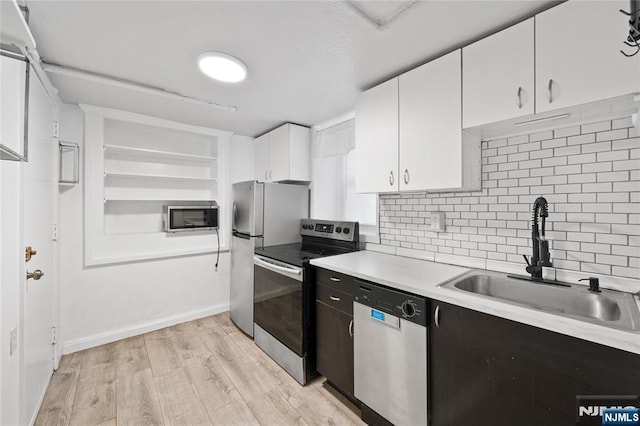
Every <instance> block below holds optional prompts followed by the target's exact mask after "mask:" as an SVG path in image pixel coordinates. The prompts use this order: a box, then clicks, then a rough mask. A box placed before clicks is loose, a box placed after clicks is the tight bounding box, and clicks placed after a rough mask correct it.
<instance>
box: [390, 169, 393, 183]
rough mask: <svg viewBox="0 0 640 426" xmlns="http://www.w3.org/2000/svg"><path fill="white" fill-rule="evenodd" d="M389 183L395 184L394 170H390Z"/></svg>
mask: <svg viewBox="0 0 640 426" xmlns="http://www.w3.org/2000/svg"><path fill="white" fill-rule="evenodd" d="M389 185H391V186H393V170H391V171H390V172H389Z"/></svg>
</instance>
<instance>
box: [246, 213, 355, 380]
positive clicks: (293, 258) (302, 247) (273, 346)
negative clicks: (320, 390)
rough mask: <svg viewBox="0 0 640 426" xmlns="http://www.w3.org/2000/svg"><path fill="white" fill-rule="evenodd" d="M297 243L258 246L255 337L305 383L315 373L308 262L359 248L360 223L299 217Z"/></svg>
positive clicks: (311, 290) (255, 257) (312, 280)
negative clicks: (300, 240)
mask: <svg viewBox="0 0 640 426" xmlns="http://www.w3.org/2000/svg"><path fill="white" fill-rule="evenodd" d="M300 234H301V236H302V242H301V243H295V244H283V245H276V246H271V247H263V248H257V249H256V250H255V255H254V258H253V260H254V321H255V324H254V339H255V342H256V344H257V345H258V346H259V347H260V348H261V349H262V350H263V351H265V352H266V353H267V354H268V355H269V356H270V357H271V358H273V359H274V360H275V361H276V362H277V363H278V364H280V366H282V367H283V368H284V369H285V370H286V371H287V372H288V373H289V374H291V376H293V378H295V379H296V380H297V381H298V382H299V383H300V384H302V385H304V384H305V383H306V382H307V380H308V379H309V378H311V377H313V375H314V374H315V373H316V369H315V337H314V334H313V333H314V332H315V324H314V322H313V321H314V318H315V313H314V311H313V310H314V308H315V303H313V300H314V297H315V295H314V292H315V290H314V289H313V285H314V281H315V280H314V278H313V272H312V271H313V269H312V268H311V267H310V265H309V260H311V259H316V258H319V257H326V256H334V255H338V254H343V253H349V252H353V251H357V250H359V246H360V244H359V242H360V240H359V226H358V222H339V221H326V220H315V219H302V221H301V223H300Z"/></svg>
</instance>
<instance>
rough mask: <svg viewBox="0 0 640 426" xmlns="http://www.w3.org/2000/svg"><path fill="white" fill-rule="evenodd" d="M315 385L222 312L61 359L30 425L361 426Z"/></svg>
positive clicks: (353, 412) (351, 410)
mask: <svg viewBox="0 0 640 426" xmlns="http://www.w3.org/2000/svg"><path fill="white" fill-rule="evenodd" d="M323 382H324V379H323V378H319V379H316V380H313V381H312V382H311V383H309V384H307V386H304V387H302V386H300V385H299V384H298V383H297V382H296V381H295V380H294V379H293V378H292V377H291V376H289V375H288V374H287V373H286V372H285V371H284V370H283V369H282V368H281V367H280V366H279V365H278V364H277V363H276V362H275V361H273V360H272V359H271V358H270V357H269V356H268V355H266V354H265V353H264V352H263V351H262V350H261V349H260V348H258V347H257V346H256V345H255V343H254V342H253V340H252V339H251V338H249V337H248V336H246V335H245V334H244V333H242V332H241V331H239V330H238V329H237V328H236V327H235V326H234V325H233V323H231V321H230V318H229V314H228V313H224V314H219V315H215V316H210V317H207V318H202V319H199V320H196V321H192V322H189V323H185V324H180V325H177V326H174V327H169V328H166V329H163V330H159V331H156V332H152V333H147V334H145V335H143V336H138V337H134V338H130V339H126V340H123V341H120V342H116V343H113V344H109V345H104V346H100V347H98V348H93V349H90V350H87V351H83V352H78V353H75V354H71V355H66V356H64V357H63V358H62V360H61V362H60V367H59V369H58V370H57V371H56V372H55V373H54V375H53V377H52V380H51V384H50V386H49V389H48V390H47V393H46V395H45V399H44V402H43V405H42V408H41V410H40V413H39V415H38V418H37V420H36V425H68V424H74V425H75V424H82V425H105V426H107V425H109V426H113V425H161V424H164V425H185V424H193V425H199V424H202V425H207V424H221V425H258V424H260V425H264V426H271V425H308V424H313V425H315V424H327V425H362V424H363V423H362V422H361V421H360V418H359V412H358V410H357V409H356V408H355V406H353V405H352V404H350V403H349V402H348V401H346V400H345V399H344V398H343V397H340V396H339V395H337V394H336V393H335V391H334V392H330V391H328V390H327V388H326V387H325V386H323Z"/></svg>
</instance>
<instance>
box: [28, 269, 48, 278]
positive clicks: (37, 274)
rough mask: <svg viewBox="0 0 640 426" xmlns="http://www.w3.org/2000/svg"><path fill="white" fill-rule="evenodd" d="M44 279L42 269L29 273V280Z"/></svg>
mask: <svg viewBox="0 0 640 426" xmlns="http://www.w3.org/2000/svg"><path fill="white" fill-rule="evenodd" d="M42 277H44V272H42V271H41V270H40V269H36V270H35V271H33V272H29V271H27V279H29V278H33V279H34V280H35V281H38V280H39V279H40V278H42Z"/></svg>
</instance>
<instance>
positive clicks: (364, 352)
mask: <svg viewBox="0 0 640 426" xmlns="http://www.w3.org/2000/svg"><path fill="white" fill-rule="evenodd" d="M428 315H429V311H428V309H427V299H426V298H424V297H420V296H415V295H411V294H409V293H404V292H401V291H397V290H393V289H390V288H387V287H382V286H379V285H375V284H371V283H365V282H362V283H361V284H360V287H359V290H358V293H357V295H356V301H355V302H353V329H354V330H353V334H354V394H355V396H356V398H358V399H359V400H360V401H361V402H362V403H363V404H364V405H363V408H362V418H363V420H365V421H366V422H367V423H369V424H375V423H379V420H380V419H377V416H381V417H383V418H384V419H386V420H387V421H389V422H391V423H393V424H395V425H397V426H402V425H412V426H413V425H426V424H427V322H428V321H427V318H428ZM371 411H373V412H371ZM367 417H369V418H367ZM382 423H384V422H382Z"/></svg>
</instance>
